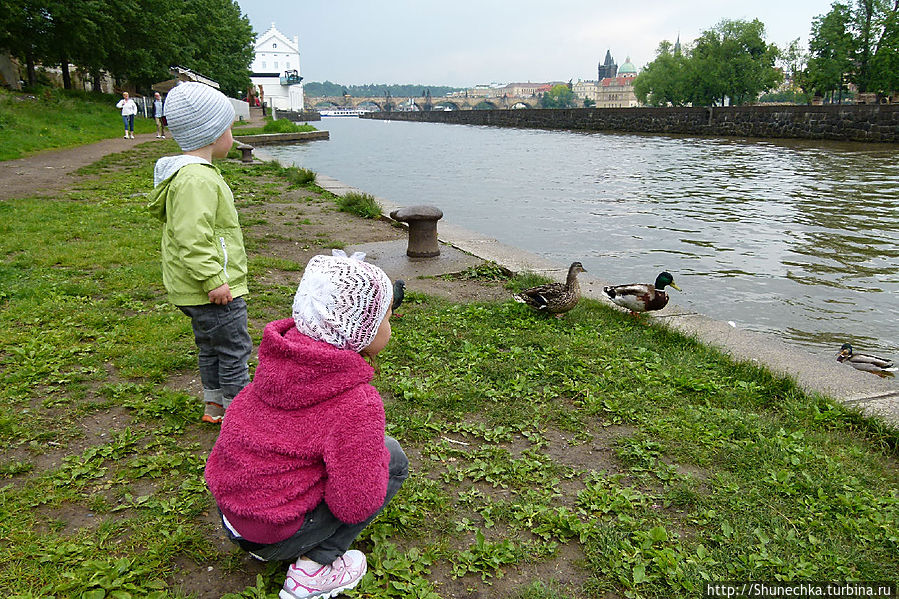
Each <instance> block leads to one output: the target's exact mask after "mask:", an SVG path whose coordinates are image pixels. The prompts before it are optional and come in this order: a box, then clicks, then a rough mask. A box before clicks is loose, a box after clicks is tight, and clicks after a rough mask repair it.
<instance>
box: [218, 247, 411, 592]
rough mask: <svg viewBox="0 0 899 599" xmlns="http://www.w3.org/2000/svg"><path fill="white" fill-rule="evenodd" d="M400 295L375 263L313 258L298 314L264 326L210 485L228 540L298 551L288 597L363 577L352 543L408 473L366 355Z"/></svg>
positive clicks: (272, 553)
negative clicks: (255, 363) (387, 427)
mask: <svg viewBox="0 0 899 599" xmlns="http://www.w3.org/2000/svg"><path fill="white" fill-rule="evenodd" d="M335 253H337V252H335ZM392 299H393V288H392V285H391V283H390V279H388V277H387V275H386V274H385V273H384V271H382V270H381V269H380V268H378V267H377V266H374V265H372V264H368V263H366V262H364V261H363V260H362V259H357V258H355V257H353V258H347V257H346V256H315V257H314V258H312V259H311V260H310V261H309V263H308V264H307V265H306V270H305V272H304V274H303V278H302V280H301V281H300V285H299V288H298V289H297V293H296V297H295V298H294V304H293V318H292V319H285V320H278V321H275V322H272V323H269V324H268V325H267V326H266V327H265V331H264V333H263V336H262V342H261V343H260V345H259V366H258V367H257V369H256V374H255V377H254V378H253V382H252V383H250V384H249V385H248V386H247V387H245V388H244V390H243V391H241V392H240V394H238V396H237V397H236V398H235V399H234V401H233V402H232V403H231V406H230V407H229V408H228V410H227V412H226V414H225V419H224V422H223V424H222V430H221V433H220V434H219V437H218V440H217V441H216V443H215V447H213V449H212V453H211V454H210V455H209V460H208V462H207V464H206V483H207V484H208V485H209V489H210V490H211V491H212V494H213V496H214V497H215V501H216V503H217V504H218V507H219V510H220V511H221V513H222V524H223V525H224V528H225V533H226V535H227V536H228V538H230V539H231V540H232V541H234V542H235V543H237V544H238V545H240V546H241V547H242V548H243V549H245V550H246V551H248V552H250V554H251V555H252V556H254V557H256V558H258V559H261V560H265V561H269V560H295V562H294V563H293V564H291V565H290V567H289V568H288V570H287V580H286V581H285V582H284V588H283V589H282V590H281V593H280V597H281V599H304V598H307V597H320V596H326V597H329V596H333V595H336V594H337V593H339V592H341V591H344V590H346V589H350V588H353V587H354V586H356V584H357V583H358V582H359V580H360V579H361V578H362V576H363V575H364V574H365V571H366V561H365V555H363V554H362V552H360V551H357V550H349V546H350V543H352V542H353V540H354V539H355V538H356V537H357V536H358V535H359V533H360V532H362V530H363V529H364V528H365V527H366V526H367V525H368V524H369V523H370V522H371V521H372V520H373V519H374V518H375V516H377V514H378V513H379V512H380V511H381V509H382V508H383V507H384V506H385V505H386V504H387V502H388V501H390V499H391V498H392V497H393V495H394V494H395V493H396V492H397V491H398V490H399V488H400V486H401V485H402V484H403V481H404V480H405V479H406V477H407V476H408V474H409V468H408V466H409V462H408V460H407V459H406V455H405V454H404V453H403V450H402V448H400V445H399V443H397V442H396V440H395V439H393V438H391V437H386V436H385V433H384V423H385V419H384V405H383V403H382V402H381V397H380V396H379V395H378V392H377V391H376V390H375V388H374V387H372V386H371V384H370V382H371V380H372V377H373V376H374V370H373V368H372V367H371V366H370V365H369V364H368V362H367V361H366V360H365V358H366V357H373V356H375V355H376V354H377V353H378V352H379V351H381V350H382V349H384V346H385V345H387V342H388V341H389V340H390V315H391V310H390V306H391V302H392Z"/></svg>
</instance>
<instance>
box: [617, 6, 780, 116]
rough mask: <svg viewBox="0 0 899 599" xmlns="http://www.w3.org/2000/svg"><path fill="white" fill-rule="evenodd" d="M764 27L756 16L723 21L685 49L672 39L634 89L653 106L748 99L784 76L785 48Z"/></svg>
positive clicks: (712, 103) (637, 80)
mask: <svg viewBox="0 0 899 599" xmlns="http://www.w3.org/2000/svg"><path fill="white" fill-rule="evenodd" d="M764 35H765V26H764V25H763V24H762V22H761V21H759V20H758V19H756V20H753V21H729V20H724V21H721V22H720V23H719V24H718V25H717V26H716V27H714V28H713V29H708V30H706V31H703V32H702V34H701V35H700V37H699V38H698V39H697V40H696V42H695V43H694V44H693V46H692V48H691V49H690V50H689V51H687V52H685V53H681V52H678V51H676V50H675V49H674V47H673V46H672V45H671V42H669V41H663V42H662V43H661V44H659V49H658V51H657V55H656V59H655V60H653V61H652V62H651V63H650V64H649V65H647V67H646V68H645V69H643V72H642V73H640V75H638V76H637V79H636V80H635V81H634V94H635V95H636V96H637V98H638V99H639V100H640V101H641V102H643V103H644V104H650V105H653V106H666V105H668V104H671V105H673V106H683V105H685V104H692V105H694V106H712V105H715V104H722V105H723V104H725V103H726V102H727V100H728V99H729V100H730V103H731V104H745V103H748V102H754V101H756V100H757V99H758V97H759V94H760V93H761V92H764V91H767V90H770V89H772V88H774V87H776V86H777V84H779V83H780V82H781V81H782V78H783V75H782V73H781V72H780V71H779V70H778V69H776V68H775V66H774V63H775V61H776V60H777V58H778V57H779V56H780V50H778V48H777V46H775V45H774V44H768V43H766V42H765V40H764Z"/></svg>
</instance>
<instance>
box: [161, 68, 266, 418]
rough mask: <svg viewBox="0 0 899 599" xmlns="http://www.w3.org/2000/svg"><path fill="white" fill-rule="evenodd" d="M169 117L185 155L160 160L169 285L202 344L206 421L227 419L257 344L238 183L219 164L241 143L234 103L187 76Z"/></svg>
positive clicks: (170, 102)
mask: <svg viewBox="0 0 899 599" xmlns="http://www.w3.org/2000/svg"><path fill="white" fill-rule="evenodd" d="M166 120H167V121H168V128H169V131H170V132H171V134H172V137H174V138H175V141H176V142H178V145H179V146H180V147H181V150H182V151H183V154H181V155H180V156H166V157H164V158H160V159H159V161H157V163H156V169H155V172H154V177H153V178H154V190H153V192H152V194H151V195H150V199H151V202H150V205H149V208H150V211H151V212H152V213H153V214H154V215H156V216H157V217H158V218H159V220H161V221H162V222H163V223H164V225H163V228H162V281H163V284H164V285H165V289H166V291H167V292H168V298H169V300H170V301H171V302H172V303H173V304H175V305H176V306H178V307H179V308H180V309H181V311H182V312H184V313H185V314H186V315H188V316H189V317H190V319H191V325H192V327H193V331H194V339H195V341H196V343H197V348H198V349H199V360H198V361H199V367H200V380H201V381H202V383H203V400H204V401H205V403H206V409H205V413H204V414H203V421H204V422H211V423H219V422H221V421H222V418H223V417H224V414H225V408H227V407H228V404H230V403H231V400H232V399H234V396H236V395H237V394H238V393H239V392H240V390H241V389H243V388H244V387H245V386H246V385H247V383H249V382H250V378H249V373H248V370H247V360H248V359H249V357H250V352H251V351H252V348H253V345H252V341H251V339H250V334H249V332H248V330H247V304H246V301H245V300H244V298H243V296H244V295H246V294H247V255H246V250H245V249H244V244H243V235H242V234H241V231H240V223H239V222H238V220H237V210H236V209H235V208H234V197H233V196H232V195H231V189H230V188H229V187H228V185H227V183H225V180H224V179H223V178H222V175H221V173H220V172H219V170H218V168H216V167H215V166H213V165H212V159H213V158H224V157H225V156H226V155H227V154H228V151H229V150H230V149H231V146H232V145H233V143H234V139H233V138H232V137H231V124H232V123H233V122H234V108H233V106H231V103H230V101H229V100H228V99H227V98H226V97H225V96H224V95H223V94H222V93H221V92H219V91H217V90H215V89H213V88H212V87H209V86H208V85H204V84H202V83H182V84H180V85H178V86H176V87H175V88H174V89H173V90H172V91H171V92H170V93H169V95H168V97H167V99H166Z"/></svg>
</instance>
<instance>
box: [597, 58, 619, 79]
mask: <svg viewBox="0 0 899 599" xmlns="http://www.w3.org/2000/svg"><path fill="white" fill-rule="evenodd" d="M617 75H618V65H617V64H615V61H614V60H613V59H612V51H611V50H606V60H605V62H604V63H600V65H599V81H602V80H603V79H605V78H607V77H615V76H617Z"/></svg>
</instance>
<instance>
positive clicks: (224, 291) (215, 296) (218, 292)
mask: <svg viewBox="0 0 899 599" xmlns="http://www.w3.org/2000/svg"><path fill="white" fill-rule="evenodd" d="M233 299H234V298H233V297H231V288H230V287H228V284H227V283H225V284H224V285H221V286H219V287H216V288H215V289H213V290H212V291H210V292H209V301H210V302H212V303H213V304H219V305H220V306H224V305H225V304H227V303H230V302H231V301H232V300H233Z"/></svg>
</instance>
